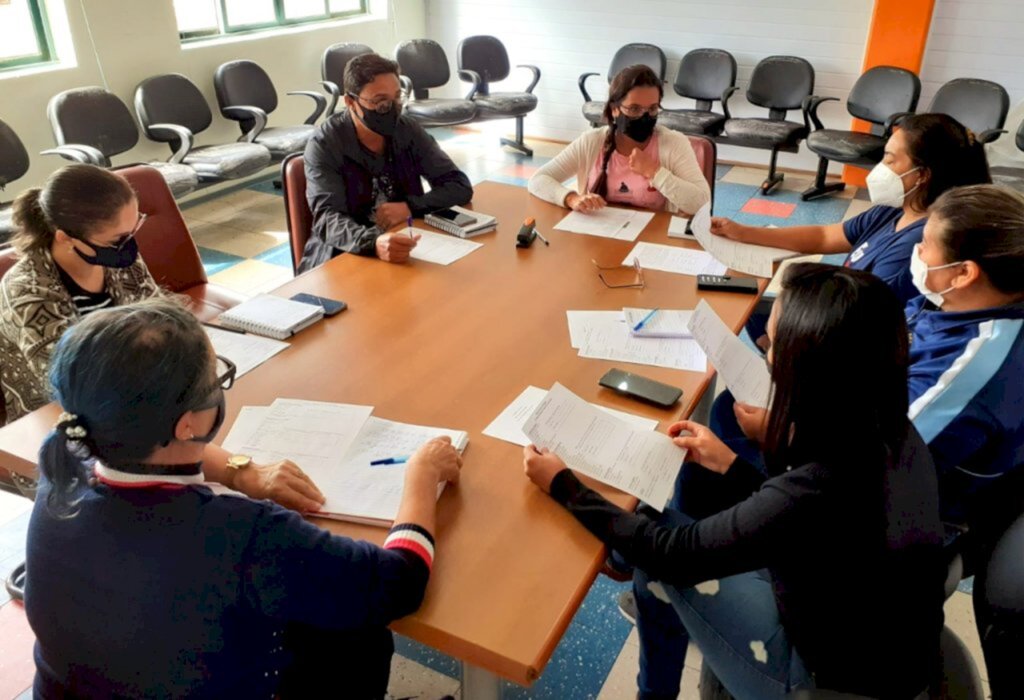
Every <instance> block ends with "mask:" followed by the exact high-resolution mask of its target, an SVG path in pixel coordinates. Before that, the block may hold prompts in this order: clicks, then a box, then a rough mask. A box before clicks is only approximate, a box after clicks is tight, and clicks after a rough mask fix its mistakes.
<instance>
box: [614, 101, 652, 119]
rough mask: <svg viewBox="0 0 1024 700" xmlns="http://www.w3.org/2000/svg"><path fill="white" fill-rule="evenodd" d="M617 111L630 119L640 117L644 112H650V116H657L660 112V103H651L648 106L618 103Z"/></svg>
mask: <svg viewBox="0 0 1024 700" xmlns="http://www.w3.org/2000/svg"><path fill="white" fill-rule="evenodd" d="M619 111H620V112H622V113H623V114H625V115H626V116H627V117H630V118H631V119H636V118H637V117H642V116H643V115H644V113H647V114H650V115H651V116H652V117H656V116H658V113H659V112H661V105H660V104H658V105H651V106H650V107H641V106H640V105H619Z"/></svg>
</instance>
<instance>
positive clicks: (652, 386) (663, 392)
mask: <svg viewBox="0 0 1024 700" xmlns="http://www.w3.org/2000/svg"><path fill="white" fill-rule="evenodd" d="M598 383H599V384H600V385H601V386H603V387H605V388H606V389H611V390H612V391H615V392H618V393H620V394H624V395H626V396H630V397H632V398H635V399H640V400H641V401H647V402H648V403H653V404H655V405H657V406H664V407H665V408H668V407H670V406H672V405H674V404H675V403H676V401H678V400H679V397H680V396H682V395H683V390H682V389H679V388H677V387H674V386H669V385H668V384H662V383H661V382H656V381H654V380H653V379H648V378H647V377H641V376H640V375H639V374H633V373H632V372H625V371H623V370H621V369H610V370H608V372H607V373H605V375H604V376H603V377H601V381H600V382H598Z"/></svg>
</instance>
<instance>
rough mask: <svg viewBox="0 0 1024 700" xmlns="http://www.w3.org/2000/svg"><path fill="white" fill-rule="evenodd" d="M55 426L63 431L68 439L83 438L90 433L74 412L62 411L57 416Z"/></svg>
mask: <svg viewBox="0 0 1024 700" xmlns="http://www.w3.org/2000/svg"><path fill="white" fill-rule="evenodd" d="M54 427H55V428H56V429H57V430H61V431H63V432H64V435H65V436H66V437H67V438H68V440H82V439H84V438H85V437H86V436H88V435H89V431H88V430H86V429H85V426H83V425H82V424H81V423H80V422H79V420H78V416H77V415H76V414H74V413H67V412H63V413H61V414H60V416H58V417H57V424H56V425H55V426H54Z"/></svg>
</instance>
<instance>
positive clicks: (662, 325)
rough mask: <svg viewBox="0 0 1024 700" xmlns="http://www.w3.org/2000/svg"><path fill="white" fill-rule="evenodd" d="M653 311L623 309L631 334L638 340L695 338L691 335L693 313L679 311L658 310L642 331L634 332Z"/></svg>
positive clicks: (645, 323) (646, 322)
mask: <svg viewBox="0 0 1024 700" xmlns="http://www.w3.org/2000/svg"><path fill="white" fill-rule="evenodd" d="M651 311H653V309H631V308H625V309H623V310H622V315H623V316H625V318H626V325H627V326H628V327H629V332H630V333H632V334H633V335H635V336H636V337H638V338H692V337H693V335H692V334H691V333H690V317H691V316H693V312H692V311H682V310H678V309H658V311H657V313H655V314H654V315H653V316H651V317H650V318H649V319H648V320H647V321H645V322H644V325H643V327H641V328H640V330H638V331H635V330H633V329H634V328H636V327H637V325H638V324H639V323H640V322H641V321H644V319H645V318H647V316H648V315H649V314H650V313H651Z"/></svg>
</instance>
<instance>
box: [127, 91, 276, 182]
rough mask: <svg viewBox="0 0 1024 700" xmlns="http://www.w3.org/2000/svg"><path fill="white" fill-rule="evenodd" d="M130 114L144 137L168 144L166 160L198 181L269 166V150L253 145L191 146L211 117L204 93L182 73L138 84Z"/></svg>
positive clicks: (228, 178)
mask: <svg viewBox="0 0 1024 700" xmlns="http://www.w3.org/2000/svg"><path fill="white" fill-rule="evenodd" d="M135 113H136V115H138V117H139V123H140V124H142V129H143V131H144V132H145V133H146V136H148V137H149V138H151V139H152V140H154V141H160V142H162V143H166V144H168V145H169V146H170V148H171V152H172V153H173V154H174V155H172V156H171V162H172V163H184V164H185V165H188V166H190V167H191V168H193V169H194V170H195V171H196V172H197V173H198V174H199V179H200V180H206V181H213V182H216V181H219V180H232V179H236V178H240V177H246V176H248V175H252V174H254V173H257V172H259V171H260V170H262V169H263V168H265V167H267V166H268V165H270V160H271V156H270V151H268V150H267V149H266V147H265V146H261V145H260V144H258V143H226V144H220V145H216V146H196V145H195V137H196V135H198V134H199V133H201V132H203V131H205V130H206V129H207V128H209V126H210V124H212V123H213V113H212V112H211V111H210V107H209V105H207V104H206V100H205V99H204V98H203V93H201V92H200V91H199V88H198V87H196V85H195V83H193V82H192V81H191V80H189V79H188V78H186V77H185V76H184V75H179V74H178V73H168V74H166V75H157V76H154V77H152V78H147V79H146V80H143V81H142V82H141V83H139V86H138V87H137V88H135Z"/></svg>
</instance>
